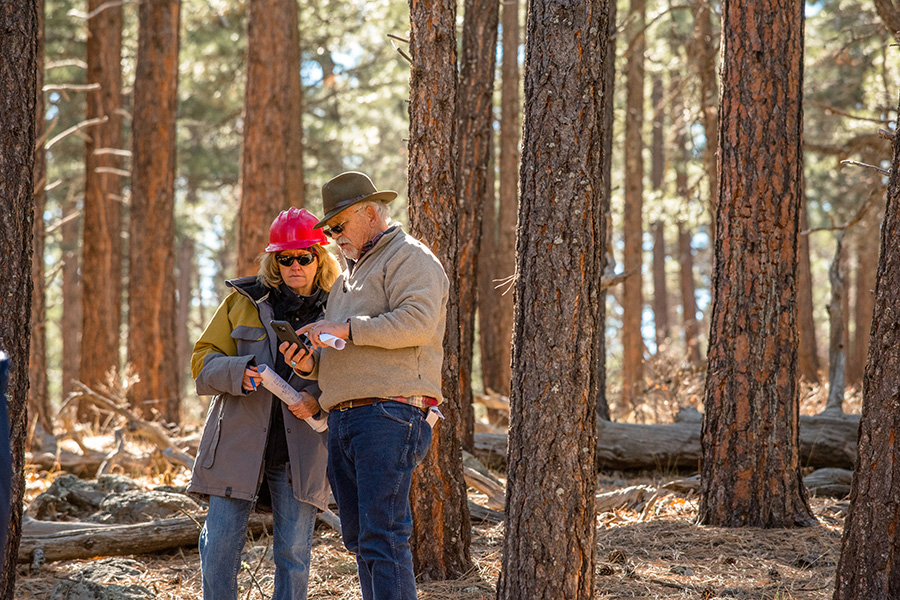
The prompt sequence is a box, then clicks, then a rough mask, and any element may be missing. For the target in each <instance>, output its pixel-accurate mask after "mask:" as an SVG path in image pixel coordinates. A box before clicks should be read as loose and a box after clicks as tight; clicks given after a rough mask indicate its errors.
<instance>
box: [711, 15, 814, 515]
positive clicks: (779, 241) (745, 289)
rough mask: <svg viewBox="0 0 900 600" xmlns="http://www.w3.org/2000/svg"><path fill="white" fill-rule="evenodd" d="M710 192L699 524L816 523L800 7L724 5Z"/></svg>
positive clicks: (801, 19)
mask: <svg viewBox="0 0 900 600" xmlns="http://www.w3.org/2000/svg"><path fill="white" fill-rule="evenodd" d="M722 7H723V13H722V15H723V16H722V20H723V21H722V22H723V27H722V30H723V36H722V43H723V53H722V64H723V66H722V95H721V103H720V107H721V108H720V110H721V114H720V121H719V137H718V140H719V158H720V161H721V162H720V172H719V177H720V185H719V201H718V207H717V218H716V222H717V223H718V227H717V231H716V269H715V274H714V277H713V292H714V293H713V312H712V322H711V326H710V341H709V366H708V372H707V379H706V402H705V407H706V416H705V419H704V421H703V433H702V448H703V461H702V465H701V495H700V510H699V512H700V521H701V522H702V523H705V524H708V525H713V526H719V527H748V526H750V527H797V526H808V525H813V524H815V523H816V520H815V518H814V517H813V515H812V511H811V509H810V507H809V500H808V498H807V495H806V489H805V488H804V487H803V481H802V479H801V475H800V457H799V450H798V447H799V410H800V409H799V401H798V396H797V393H798V389H797V333H796V313H797V307H796V301H795V294H796V284H795V278H796V273H797V233H798V225H799V214H800V212H799V211H800V206H801V197H802V192H803V187H802V172H803V153H802V123H803V118H802V117H803V109H802V100H803V97H802V96H803V95H802V90H803V5H801V4H797V3H794V2H789V1H785V0H763V1H762V2H747V1H746V0H725V1H724V2H723V4H722Z"/></svg>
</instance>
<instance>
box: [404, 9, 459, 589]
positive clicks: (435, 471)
mask: <svg viewBox="0 0 900 600" xmlns="http://www.w3.org/2000/svg"><path fill="white" fill-rule="evenodd" d="M409 12H410V23H411V25H412V28H411V29H412V30H411V35H410V50H411V51H412V65H411V71H410V76H409V87H410V94H409V100H410V101H409V169H408V178H409V223H410V229H411V230H412V233H413V235H415V236H416V237H417V238H419V239H420V240H422V241H423V242H425V243H427V244H428V245H429V246H430V247H431V249H432V251H433V252H434V254H435V255H436V256H437V257H438V259H440V261H441V264H442V265H444V270H445V271H446V272H447V277H448V278H449V280H450V295H449V298H450V300H449V301H448V304H447V324H446V330H445V332H444V365H443V371H442V375H443V388H442V393H443V396H444V398H445V402H444V404H442V405H441V410H442V411H443V412H444V414H445V416H446V420H445V421H444V422H443V423H442V424H441V425H439V426H438V427H437V428H436V429H435V436H434V439H433V440H432V443H431V451H430V452H429V453H428V455H427V456H426V457H425V460H424V461H423V462H422V465H421V466H420V467H419V468H418V469H416V470H415V471H414V472H413V482H412V490H411V492H410V498H411V504H412V513H413V533H412V536H411V538H410V545H411V546H412V552H413V562H414V565H415V571H416V575H417V576H419V577H422V578H425V579H432V580H443V579H452V578H455V577H459V576H461V575H462V574H463V573H465V572H466V571H468V570H469V568H471V566H472V561H471V559H470V557H469V545H470V543H471V536H472V534H471V530H470V526H469V507H468V504H467V502H468V499H467V496H466V483H465V479H464V477H463V467H462V440H461V438H460V422H461V417H462V415H461V411H462V409H463V407H462V405H461V402H460V394H459V353H460V349H461V339H460V331H459V323H460V317H459V309H460V307H459V301H458V290H459V273H458V270H457V265H458V264H459V240H458V239H457V229H456V218H457V217H456V211H457V203H456V184H457V155H456V94H457V82H456V33H455V23H456V3H455V2H453V1H452V0H410V2H409Z"/></svg>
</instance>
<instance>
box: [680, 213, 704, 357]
mask: <svg viewBox="0 0 900 600" xmlns="http://www.w3.org/2000/svg"><path fill="white" fill-rule="evenodd" d="M691 237H692V234H691V230H690V229H685V226H684V224H683V223H678V262H679V263H680V265H681V276H680V278H679V281H680V282H681V318H682V319H683V325H682V326H683V327H684V343H685V346H687V355H688V362H690V363H691V364H696V363H698V362H700V358H701V356H700V324H699V323H698V322H697V296H696V287H695V285H694V254H693V250H692V249H691Z"/></svg>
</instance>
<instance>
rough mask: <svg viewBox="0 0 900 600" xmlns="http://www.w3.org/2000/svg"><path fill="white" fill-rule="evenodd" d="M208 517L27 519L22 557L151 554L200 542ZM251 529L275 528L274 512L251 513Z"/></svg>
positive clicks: (28, 560)
mask: <svg viewBox="0 0 900 600" xmlns="http://www.w3.org/2000/svg"><path fill="white" fill-rule="evenodd" d="M205 521H206V515H198V516H187V517H176V518H174V519H158V520H155V521H151V522H149V523H136V524H132V525H101V524H97V523H82V522H74V523H60V524H59V525H68V526H69V527H68V528H67V529H62V528H60V527H59V526H53V527H48V526H47V525H46V524H44V523H41V522H35V521H30V522H29V521H25V522H23V525H22V540H21V542H20V544H19V555H18V561H19V562H20V563H31V562H33V561H34V558H35V553H36V552H38V553H42V555H43V556H42V558H43V560H46V561H57V560H71V559H79V558H93V557H95V556H124V555H128V554H147V553H151V552H159V551H160V550H168V549H170V548H180V547H184V546H196V545H197V541H198V540H199V538H200V529H201V528H202V527H203V523H204V522H205ZM48 530H49V531H48ZM54 530H55V531H54ZM248 531H249V532H250V533H252V534H254V535H258V534H260V533H262V532H264V531H269V532H271V531H272V515H260V514H252V515H250V524H249V527H248Z"/></svg>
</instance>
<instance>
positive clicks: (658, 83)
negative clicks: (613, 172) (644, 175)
mask: <svg viewBox="0 0 900 600" xmlns="http://www.w3.org/2000/svg"><path fill="white" fill-rule="evenodd" d="M650 104H651V105H653V129H652V131H653V135H652V136H651V138H650V159H651V160H650V185H651V186H652V187H653V191H659V190H661V189H662V187H663V180H664V178H665V175H666V147H665V144H664V141H665V140H664V136H663V124H664V121H665V119H666V107H665V105H664V104H663V80H662V76H660V75H654V76H653V87H652V91H651V92H650Z"/></svg>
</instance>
